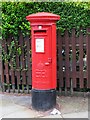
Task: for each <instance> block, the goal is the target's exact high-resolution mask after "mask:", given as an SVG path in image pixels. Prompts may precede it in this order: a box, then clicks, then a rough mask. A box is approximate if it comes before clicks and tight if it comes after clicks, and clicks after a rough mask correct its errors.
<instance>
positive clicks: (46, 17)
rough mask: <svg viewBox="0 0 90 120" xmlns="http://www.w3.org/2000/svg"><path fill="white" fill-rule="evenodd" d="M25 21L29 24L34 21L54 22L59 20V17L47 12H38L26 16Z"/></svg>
mask: <svg viewBox="0 0 90 120" xmlns="http://www.w3.org/2000/svg"><path fill="white" fill-rule="evenodd" d="M26 19H27V20H29V21H30V22H34V21H42V22H43V21H56V20H59V19H60V16H59V15H56V14H52V13H48V12H39V13H36V14H31V15H28V16H26Z"/></svg>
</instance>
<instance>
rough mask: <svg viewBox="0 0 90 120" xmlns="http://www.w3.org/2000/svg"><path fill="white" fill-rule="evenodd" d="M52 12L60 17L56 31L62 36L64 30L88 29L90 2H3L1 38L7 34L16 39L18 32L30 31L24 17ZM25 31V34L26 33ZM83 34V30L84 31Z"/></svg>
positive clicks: (89, 24)
mask: <svg viewBox="0 0 90 120" xmlns="http://www.w3.org/2000/svg"><path fill="white" fill-rule="evenodd" d="M42 11H44V12H52V13H55V14H58V15H60V16H61V19H60V20H59V21H58V22H57V29H60V30H61V33H62V34H63V33H64V31H65V29H68V30H69V32H70V30H71V29H72V28H76V30H77V31H78V30H79V29H80V28H83V29H85V28H87V27H90V2H84V3H83V2H78V3H77V2H75V3H73V2H68V3H67V2H29V3H25V2H3V3H2V36H3V38H7V37H8V36H9V34H12V35H13V36H14V37H18V31H19V30H21V31H22V33H23V35H26V34H28V31H29V30H30V25H29V22H27V21H26V16H27V15H29V14H32V13H36V12H42ZM26 31H27V32H26ZM84 32H85V30H84Z"/></svg>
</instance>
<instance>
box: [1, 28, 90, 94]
mask: <svg viewBox="0 0 90 120" xmlns="http://www.w3.org/2000/svg"><path fill="white" fill-rule="evenodd" d="M87 33H88V34H86V35H83V33H80V35H79V37H76V35H75V30H74V29H73V30H72V34H71V35H69V33H68V31H66V32H65V35H64V36H61V35H60V31H57V90H58V91H59V92H61V91H65V92H67V91H70V92H71V93H73V91H77V90H79V91H80V90H86V89H90V50H89V47H90V28H87ZM12 40H13V41H15V40H14V38H13V37H12V36H10V37H9V38H8V39H7V40H3V43H2V46H3V48H4V50H5V52H6V53H8V45H9V44H10V43H11V41H12ZM19 47H20V48H21V50H22V54H21V55H20V56H19V55H18V54H17V53H16V58H15V59H16V69H14V68H13V67H11V66H10V65H11V64H12V61H11V60H10V61H9V62H3V61H2V64H1V65H0V66H2V74H1V87H2V90H3V91H7V92H27V93H29V92H30V89H31V87H32V81H31V66H32V63H31V41H30V39H29V37H27V38H23V36H22V34H20V36H19V39H18V44H16V48H19Z"/></svg>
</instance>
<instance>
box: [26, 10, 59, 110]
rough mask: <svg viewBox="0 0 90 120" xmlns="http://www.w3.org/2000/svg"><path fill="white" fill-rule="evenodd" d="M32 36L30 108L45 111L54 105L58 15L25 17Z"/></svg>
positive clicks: (44, 13)
mask: <svg viewBox="0 0 90 120" xmlns="http://www.w3.org/2000/svg"><path fill="white" fill-rule="evenodd" d="M26 19H27V20H28V21H29V22H30V25H31V35H32V37H31V38H32V41H31V43H32V106H33V108H35V109H37V110H47V109H50V108H52V107H54V106H55V104H56V21H57V20H59V19H60V16H59V15H55V14H52V13H47V12H40V13H36V14H31V15H29V16H26Z"/></svg>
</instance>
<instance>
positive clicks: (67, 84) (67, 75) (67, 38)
mask: <svg viewBox="0 0 90 120" xmlns="http://www.w3.org/2000/svg"><path fill="white" fill-rule="evenodd" d="M69 39H70V38H69V35H68V31H66V32H65V73H66V87H70V77H69V72H70V70H69V66H70V65H69Z"/></svg>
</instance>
